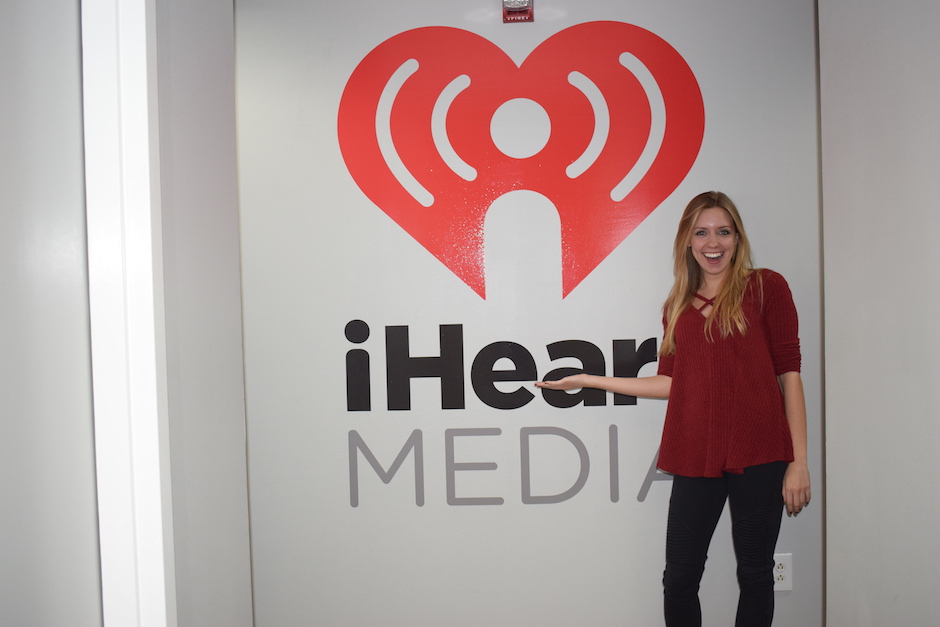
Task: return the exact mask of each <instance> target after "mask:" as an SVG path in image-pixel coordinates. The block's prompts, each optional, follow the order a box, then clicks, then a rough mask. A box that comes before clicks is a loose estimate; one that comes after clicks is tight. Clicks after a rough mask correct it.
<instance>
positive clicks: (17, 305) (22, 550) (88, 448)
mask: <svg viewBox="0 0 940 627" xmlns="http://www.w3.org/2000/svg"><path fill="white" fill-rule="evenodd" d="M2 11H3V15H2V18H0V85H2V92H3V96H2V98H0V286H2V299H0V624H2V625H17V626H22V627H28V626H30V625H35V626H37V627H40V626H41V627H73V626H74V627H86V626H89V627H90V626H93V625H100V624H101V601H100V578H99V573H98V542H97V537H98V529H97V521H96V503H95V466H94V447H93V442H92V410H91V364H90V361H89V359H90V357H89V331H88V283H87V276H86V258H85V245H84V244H85V219H84V198H83V193H84V192H83V171H82V108H81V58H80V41H79V37H80V28H79V16H78V3H76V2H71V1H69V0H12V1H10V2H5V3H4V5H3V10H2Z"/></svg>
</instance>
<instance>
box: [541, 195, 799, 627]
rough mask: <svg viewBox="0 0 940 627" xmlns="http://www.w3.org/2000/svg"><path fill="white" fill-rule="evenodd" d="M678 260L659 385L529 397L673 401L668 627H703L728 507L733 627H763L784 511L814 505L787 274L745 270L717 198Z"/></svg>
mask: <svg viewBox="0 0 940 627" xmlns="http://www.w3.org/2000/svg"><path fill="white" fill-rule="evenodd" d="M674 252H675V283H674V284H673V287H672V291H671V292H670V294H669V297H668V298H667V299H666V303H665V305H664V308H663V325H664V328H665V331H664V336H663V342H662V345H661V347H660V359H659V369H658V374H656V376H652V377H641V378H618V377H598V376H593V375H587V374H577V375H573V376H570V377H566V378H564V379H561V380H559V381H545V382H539V383H537V384H536V385H538V386H539V387H543V388H547V389H554V390H571V389H577V388H582V387H593V388H600V389H603V390H608V391H611V392H617V393H620V394H627V395H631V396H642V397H648V398H668V399H669V404H668V406H667V410H666V422H665V425H664V427H663V439H662V446H661V448H660V455H659V461H658V466H659V468H660V469H661V470H663V471H664V472H668V473H671V474H673V475H674V477H673V486H672V496H671V498H670V501H669V517H668V523H667V529H666V570H665V572H664V574H663V588H664V607H665V617H666V625H667V626H669V627H690V626H691V627H694V626H697V625H701V623H702V617H701V608H700V605H699V600H698V587H699V582H700V580H701V578H702V573H703V572H704V569H705V559H706V557H707V551H708V545H709V542H710V541H711V537H712V534H713V533H714V531H715V526H716V525H717V523H718V518H719V516H720V515H721V511H722V509H723V508H724V504H725V501H726V500H727V501H728V503H729V507H730V509H731V524H732V539H733V542H734V550H735V555H736V557H737V563H738V567H737V577H738V585H739V587H740V595H739V598H738V609H737V619H736V621H735V625H736V627H750V626H760V625H770V624H771V621H772V620H773V604H774V597H773V563H774V560H773V553H774V548H775V546H776V543H777V535H778V534H779V531H780V520H781V517H782V511H783V508H784V507H786V510H787V515H795V514H798V513H800V511H801V510H802V509H803V508H804V507H806V506H807V505H808V504H809V501H810V480H809V470H808V468H807V463H806V406H805V401H804V399H803V383H802V380H801V379H800V345H799V338H798V335H797V316H796V309H795V307H794V305H793V298H792V296H791V295H790V289H789V287H788V286H787V283H786V281H785V280H784V279H783V277H782V276H780V275H779V274H777V273H775V272H772V271H770V270H765V269H754V268H753V264H752V261H751V250H750V246H749V244H748V241H747V236H746V235H745V233H744V228H743V225H742V223H741V217H740V215H739V214H738V210H737V209H736V208H735V206H734V203H732V202H731V200H730V199H729V198H728V197H727V196H726V195H725V194H722V193H721V192H706V193H704V194H700V195H698V196H696V197H695V198H693V199H692V201H691V202H690V203H689V205H688V206H687V207H686V209H685V212H684V213H683V215H682V219H681V220H680V222H679V230H678V233H677V234H676V241H675V251H674ZM781 497H782V498H781Z"/></svg>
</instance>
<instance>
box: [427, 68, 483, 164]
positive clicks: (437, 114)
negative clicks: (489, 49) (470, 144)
mask: <svg viewBox="0 0 940 627" xmlns="http://www.w3.org/2000/svg"><path fill="white" fill-rule="evenodd" d="M469 86H470V77H469V76H467V75H466V74H461V75H460V76H458V77H457V78H455V79H454V80H452V81H451V82H450V83H449V84H448V85H447V87H445V88H444V91H442V92H441V95H440V96H438V97H437V100H436V101H435V102H434V109H433V110H432V112H431V137H432V138H433V139H434V146H435V147H436V148H437V152H438V153H439V154H440V155H441V159H443V160H444V163H446V164H447V167H449V168H450V169H451V170H453V172H454V174H456V175H457V176H459V177H460V178H462V179H463V180H465V181H473V180H475V179H476V177H477V171H476V169H475V168H474V167H473V166H471V165H470V164H469V163H467V162H466V161H464V160H463V159H461V158H460V155H458V154H457V151H456V150H454V147H453V146H452V145H451V144H450V138H449V137H447V112H448V111H449V110H450V105H451V104H452V103H453V102H454V99H455V98H456V97H457V96H458V95H459V94H460V92H462V91H463V90H465V89H466V88H467V87H469Z"/></svg>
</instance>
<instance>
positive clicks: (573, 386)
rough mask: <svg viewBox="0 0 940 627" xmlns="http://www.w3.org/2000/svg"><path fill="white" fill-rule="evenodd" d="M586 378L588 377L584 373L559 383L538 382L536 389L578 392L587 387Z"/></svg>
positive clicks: (566, 378)
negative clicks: (579, 389)
mask: <svg viewBox="0 0 940 627" xmlns="http://www.w3.org/2000/svg"><path fill="white" fill-rule="evenodd" d="M586 378H587V375H585V374H583V373H582V374H573V375H571V376H570V377H565V378H564V379H559V380H558V381H536V382H535V387H537V388H544V389H546V390H577V389H578V388H583V387H587V386H586V383H587V382H586V381H585V379H586Z"/></svg>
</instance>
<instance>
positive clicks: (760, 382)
mask: <svg viewBox="0 0 940 627" xmlns="http://www.w3.org/2000/svg"><path fill="white" fill-rule="evenodd" d="M758 275H759V276H760V277H761V278H762V279H763V281H760V280H758ZM761 283H763V289H761ZM743 306H744V315H745V317H746V318H747V323H748V325H747V332H746V333H745V334H744V335H741V334H740V333H738V332H736V331H735V332H734V333H733V334H731V335H730V336H728V337H725V338H722V337H721V333H720V332H719V331H718V329H717V327H716V328H713V329H712V331H713V332H712V340H709V339H708V338H706V336H705V316H704V315H703V314H701V313H700V312H699V311H698V310H697V309H695V308H694V307H690V308H689V309H688V310H686V311H685V312H684V313H683V314H682V315H681V316H679V319H678V321H677V322H676V330H675V338H676V352H675V353H673V354H672V355H665V356H661V357H660V359H659V374H663V375H667V376H669V377H672V387H671V389H670V392H669V402H668V405H667V408H666V423H665V425H664V427H663V439H662V446H661V447H660V450H659V462H658V466H659V468H660V469H661V470H663V471H665V472H668V473H672V474H676V475H682V476H686V477H720V476H721V475H722V473H723V472H730V473H737V474H740V473H742V472H744V469H745V468H746V467H748V466H755V465H757V464H766V463H769V462H774V461H786V462H791V461H793V441H792V439H791V437H790V428H789V426H788V425H787V417H786V413H785V412H784V407H783V393H782V392H781V390H780V385H779V383H778V382H777V376H778V375H781V374H783V373H785V372H799V371H800V340H799V335H798V324H797V316H796V307H795V306H794V305H793V297H792V295H791V294H790V288H789V286H788V285H787V282H786V280H785V279H784V278H783V277H782V276H781V275H779V274H777V273H776V272H773V271H771V270H757V271H755V272H754V273H753V274H752V275H751V278H750V279H749V281H748V285H747V288H746V291H745V294H744V303H743Z"/></svg>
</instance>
